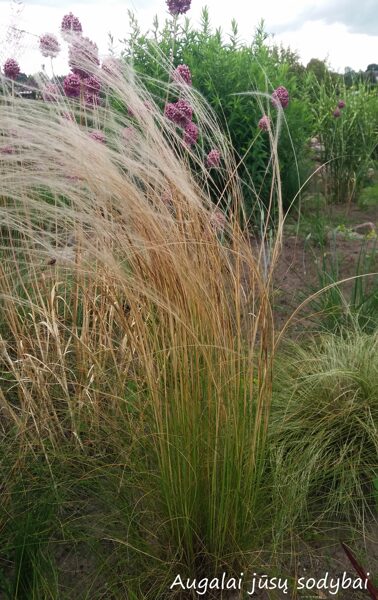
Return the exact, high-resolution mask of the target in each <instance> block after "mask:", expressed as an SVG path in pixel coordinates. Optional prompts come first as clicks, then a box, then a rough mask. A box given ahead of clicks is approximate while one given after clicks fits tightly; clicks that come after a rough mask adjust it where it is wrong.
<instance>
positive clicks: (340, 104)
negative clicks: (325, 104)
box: [337, 100, 346, 109]
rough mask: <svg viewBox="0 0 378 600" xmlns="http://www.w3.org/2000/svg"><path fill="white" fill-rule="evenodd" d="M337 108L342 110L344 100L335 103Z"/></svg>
mask: <svg viewBox="0 0 378 600" xmlns="http://www.w3.org/2000/svg"><path fill="white" fill-rule="evenodd" d="M337 106H338V108H341V109H343V108H345V106H346V104H345V102H344V100H339V101H338V103H337Z"/></svg>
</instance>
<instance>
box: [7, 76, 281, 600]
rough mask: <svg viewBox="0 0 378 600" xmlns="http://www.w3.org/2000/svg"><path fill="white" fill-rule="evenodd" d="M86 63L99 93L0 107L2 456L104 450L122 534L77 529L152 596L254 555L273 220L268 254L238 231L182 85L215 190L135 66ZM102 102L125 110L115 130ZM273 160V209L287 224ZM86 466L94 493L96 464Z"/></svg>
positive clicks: (198, 106) (229, 178)
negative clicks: (80, 101)
mask: <svg viewBox="0 0 378 600" xmlns="http://www.w3.org/2000/svg"><path fill="white" fill-rule="evenodd" d="M88 68H89V67H88ZM96 75H97V76H98V77H100V78H101V79H102V85H103V89H104V90H106V93H105V95H106V98H105V100H104V106H103V107H100V106H98V107H95V108H94V110H93V111H91V110H90V109H87V108H85V109H84V107H83V106H79V107H78V106H77V105H70V104H68V103H67V100H66V99H65V98H63V97H61V98H57V101H56V102H55V103H52V104H50V105H49V106H47V105H46V104H44V103H42V102H39V101H36V102H33V101H30V102H28V104H27V108H25V103H23V102H22V101H20V100H18V99H17V98H13V97H12V98H7V97H6V96H4V97H3V98H2V99H1V102H0V117H1V123H2V128H3V132H2V133H3V137H4V139H5V140H6V141H7V142H9V143H10V144H12V147H13V152H12V153H11V154H10V153H9V154H4V155H3V156H1V160H0V182H1V183H0V195H1V198H2V201H1V221H2V230H1V231H2V244H1V245H2V252H3V257H4V260H3V261H2V263H1V270H0V299H1V303H2V306H1V309H2V317H1V319H2V330H1V338H0V342H1V359H0V361H1V362H0V370H1V371H0V373H1V375H0V376H1V378H2V380H3V382H4V386H3V390H4V391H2V392H0V403H1V409H2V415H3V424H2V427H3V431H4V435H6V436H8V435H10V432H13V435H14V436H15V439H16V440H17V448H16V453H19V454H20V455H21V456H23V457H26V456H27V455H28V453H29V452H30V451H31V449H33V452H36V451H37V450H36V449H38V455H39V456H40V460H42V461H45V462H46V464H47V465H49V464H50V459H51V456H52V455H53V454H54V452H56V451H57V449H58V448H60V447H65V445H64V444H68V446H69V448H70V452H71V451H72V452H75V453H76V456H77V459H78V460H80V457H81V456H85V454H86V452H87V451H88V445H89V447H90V448H91V451H92V452H93V453H94V454H96V455H97V454H98V453H103V452H104V451H105V452H109V458H110V459H111V461H113V465H116V467H115V475H113V477H115V478H117V477H118V478H119V486H120V487H121V486H122V482H123V481H124V480H125V478H126V481H128V482H129V484H130V498H129V502H130V504H129V506H130V507H131V508H130V510H128V511H126V513H125V514H124V515H123V518H124V521H125V529H122V527H119V528H118V534H116V533H114V532H113V533H112V527H110V528H109V532H108V533H107V534H105V533H104V530H103V529H101V527H99V530H98V531H97V532H96V533H93V532H92V535H97V536H98V537H99V538H103V537H107V538H109V540H110V542H111V543H112V544H114V545H115V546H116V547H119V548H125V549H126V551H127V556H128V562H127V568H125V569H122V576H121V575H120V574H119V573H118V575H117V577H118V578H119V579H121V580H122V581H125V580H126V581H127V582H128V586H129V587H128V589H129V591H130V590H131V591H130V594H131V592H132V590H133V589H136V590H137V591H136V592H135V594H136V596H137V597H139V598H140V597H145V598H149V597H153V598H157V597H161V598H163V597H164V593H165V592H163V591H162V592H161V596H160V595H159V594H160V592H159V591H157V590H159V589H165V590H166V589H167V581H168V580H169V577H170V576H171V573H172V572H175V571H176V572H177V569H178V568H179V569H180V572H181V573H182V575H183V576H185V575H188V574H192V575H196V576H200V575H201V574H203V573H206V575H207V576H209V575H211V574H217V573H219V572H220V571H221V570H222V569H224V568H227V569H228V571H229V572H233V571H234V570H236V569H238V568H239V567H240V565H243V564H248V563H250V562H251V561H253V560H254V559H256V557H257V556H258V553H259V550H260V548H261V546H262V544H263V540H264V539H265V535H266V530H269V521H268V520H267V518H266V515H267V511H269V503H268V498H269V486H267V485H266V484H265V483H264V473H265V468H266V443H267V428H268V419H269V411H270V400H271V379H272V372H271V369H272V358H273V349H272V348H273V325H272V315H271V308H270V296H271V280H272V271H273V269H274V265H275V262H276V260H277V256H278V252H279V245H280V237H281V230H282V226H281V223H280V222H279V225H278V231H277V237H276V241H275V243H274V244H273V246H272V250H271V257H270V261H269V263H268V265H267V263H266V261H264V260H263V258H264V257H265V254H264V253H263V250H261V252H259V251H257V252H256V251H255V250H253V248H252V247H251V244H250V242H249V238H248V236H247V235H245V233H244V231H243V230H242V229H241V228H240V226H239V224H238V216H239V215H240V214H241V213H242V212H243V200H242V196H241V192H240V184H239V182H238V180H237V178H236V176H235V173H236V168H235V165H234V164H233V160H232V158H231V157H230V153H229V152H228V144H227V142H226V141H225V140H224V139H223V137H222V135H221V134H220V133H219V131H218V130H217V128H216V125H215V121H214V119H213V117H212V115H211V113H210V112H209V111H208V109H207V108H206V107H204V106H203V104H202V103H201V101H200V99H199V98H197V97H196V95H195V93H194V92H192V91H190V90H188V91H187V92H183V93H187V94H188V95H189V96H190V100H191V102H192V103H193V105H194V108H195V114H196V118H197V120H198V122H199V123H200V124H201V128H202V129H201V130H202V134H203V136H211V138H212V141H213V142H215V143H216V146H217V147H218V148H220V150H221V152H222V160H223V164H224V166H225V171H224V172H225V174H226V178H225V180H224V181H223V184H222V187H219V184H218V183H217V184H216V183H215V181H214V180H212V177H211V174H209V173H208V172H207V171H206V169H205V168H204V166H203V156H202V154H201V152H202V150H201V146H199V147H198V148H197V149H189V148H188V147H186V146H185V144H183V141H182V137H181V136H180V135H179V133H178V132H177V131H176V130H175V128H174V127H173V126H172V125H170V124H169V123H168V122H167V121H166V120H165V119H164V116H163V115H162V114H161V112H160V111H159V109H158V108H157V107H156V106H155V105H154V104H153V99H152V98H148V97H147V94H146V92H145V91H144V89H143V86H142V85H141V84H140V83H138V82H137V81H136V80H135V77H134V76H132V73H131V72H130V71H128V70H126V71H124V72H121V69H119V70H118V69H117V72H115V73H113V74H112V75H109V73H108V72H105V71H104V72H102V73H96ZM114 98H116V99H117V100H118V99H121V100H122V102H123V103H124V104H125V105H126V106H132V107H133V115H134V116H133V121H132V126H133V128H134V133H133V135H132V136H131V137H130V138H129V139H128V140H125V137H124V135H123V134H124V128H125V127H129V126H131V123H130V120H129V117H128V116H127V114H125V112H122V111H119V110H118V109H117V108H114V107H113V105H114V104H117V105H118V104H119V102H117V103H114V102H112V99H114ZM146 100H148V101H149V108H148V110H146V105H145V102H146ZM10 107H11V110H10ZM112 107H113V108H112ZM67 110H69V111H70V112H71V114H74V113H75V112H76V113H77V119H76V120H73V121H70V120H68V121H67V120H66V119H65V118H64V117H62V113H63V111H64V112H67ZM83 115H85V118H84V117H83ZM88 124H89V128H91V127H93V126H96V127H97V128H101V130H102V131H103V132H104V133H105V136H106V143H99V142H98V141H96V140H94V139H92V138H91V137H90V136H89V135H88ZM269 135H271V142H272V148H273V151H272V152H273V163H274V164H276V163H277V157H276V154H275V152H276V140H275V139H274V137H273V133H272V131H271V132H270V133H269ZM277 164H278V163H277ZM193 167H196V168H193ZM275 168H276V170H277V176H276V179H275V182H276V185H275V187H274V188H273V189H272V196H271V206H272V210H273V205H274V204H276V206H278V214H279V215H280V216H281V217H282V208H281V196H280V186H279V180H278V166H277V165H276V167H275ZM275 172H276V171H275ZM210 188H211V194H210V191H209V190H210ZM214 194H215V196H216V198H217V204H218V209H221V210H223V211H224V213H225V218H226V221H227V224H226V225H225V227H224V231H223V233H222V235H220V234H219V230H217V229H216V228H214V226H213V221H212V216H213V212H214V205H213V199H214ZM226 199H227V201H226ZM281 217H280V218H281ZM267 218H268V219H269V214H268V215H267ZM262 248H265V245H264V241H263V242H262ZM114 444H116V448H119V449H120V453H119V456H118V455H117V450H116V449H115V448H114ZM99 469H100V470H101V472H102V473H103V474H104V479H103V489H102V492H101V493H102V495H103V496H106V488H107V487H108V488H110V487H111V486H110V483H109V479H108V475H109V473H108V471H109V469H108V468H107V467H106V466H104V465H102V466H101V468H100V467H99ZM112 472H113V473H114V470H112ZM112 480H113V479H112ZM54 481H55V479H54V477H52V484H51V485H52V486H53V485H54ZM112 489H113V488H112ZM108 497H109V495H108ZM10 518H12V517H10ZM57 518H58V517H56V515H55V516H54V515H52V516H51V519H52V520H54V522H55V523H56V520H57ZM37 520H38V519H37ZM99 521H100V522H101V521H102V522H103V523H107V522H108V521H107V517H106V515H105V514H104V516H103V519H102V520H101V519H99ZM125 531H127V533H125ZM21 564H22V563H21ZM30 564H32V563H30V562H29V563H28V569H31V568H32V567H31V566H30ZM138 564H139V567H138V566H137V565H138ZM140 565H143V568H141V566H140ZM115 570H116V569H115ZM141 573H143V576H142V575H140V574H141ZM138 574H139V575H138ZM27 579H28V580H30V576H28V577H27ZM33 581H34V580H33ZM171 595H172V594H171ZM121 597H123V596H121Z"/></svg>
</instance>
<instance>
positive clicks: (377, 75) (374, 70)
mask: <svg viewBox="0 0 378 600" xmlns="http://www.w3.org/2000/svg"><path fill="white" fill-rule="evenodd" d="M365 80H366V81H367V82H368V83H371V84H372V85H377V83H378V65H377V64H375V63H372V64H370V65H368V66H367V68H366V71H365Z"/></svg>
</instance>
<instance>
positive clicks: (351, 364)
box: [272, 328, 378, 530]
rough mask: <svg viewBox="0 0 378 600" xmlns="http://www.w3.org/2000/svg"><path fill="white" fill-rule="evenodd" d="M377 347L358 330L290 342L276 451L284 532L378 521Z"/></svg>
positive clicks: (279, 392)
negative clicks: (377, 510)
mask: <svg viewBox="0 0 378 600" xmlns="http://www.w3.org/2000/svg"><path fill="white" fill-rule="evenodd" d="M377 348H378V336H377V334H376V333H375V334H373V335H368V334H366V333H362V332H361V331H360V330H358V329H357V328H356V329H355V330H346V331H345V332H344V335H340V336H336V335H332V334H323V335H322V336H321V337H320V338H316V339H313V340H312V341H310V342H308V343H307V344H306V345H304V346H299V345H296V344H292V345H290V346H289V349H287V351H286V357H285V356H281V357H280V361H279V364H277V388H276V391H275V395H274V410H273V422H272V448H273V450H274V459H273V470H274V472H275V485H274V489H275V493H276V498H275V505H276V506H279V505H280V504H279V502H280V499H281V501H283V499H284V500H285V508H283V510H282V513H281V518H282V519H283V520H286V519H288V521H287V522H285V523H282V526H283V527H284V528H285V527H286V528H289V526H291V527H293V528H294V529H295V528H296V527H298V530H300V528H304V527H309V526H311V525H314V524H315V523H317V524H319V523H321V522H323V523H324V522H328V523H329V522H332V523H344V524H346V523H348V522H349V524H350V525H352V526H353V527H357V526H360V527H363V526H364V524H365V520H369V519H371V518H373V515H374V498H373V497H374V493H373V486H374V481H375V479H376V476H377V452H378V435H377V423H378V360H377V356H378V354H377ZM287 506H290V507H291V510H288V509H287ZM287 530H288V529H287Z"/></svg>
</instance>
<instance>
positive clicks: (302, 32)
mask: <svg viewBox="0 0 378 600" xmlns="http://www.w3.org/2000/svg"><path fill="white" fill-rule="evenodd" d="M205 4H206V5H207V6H208V7H209V12H210V19H211V23H212V25H213V26H221V27H222V29H223V31H224V32H225V33H227V32H229V31H230V22H231V19H232V18H233V17H234V18H235V19H236V20H237V21H238V23H239V31H240V35H241V37H242V39H244V40H247V41H250V40H251V39H252V36H253V32H254V30H255V27H256V25H257V24H258V22H259V21H260V20H261V19H264V20H265V26H266V29H267V31H268V32H269V33H272V34H274V39H275V41H276V42H281V41H282V42H283V44H284V45H285V46H290V47H291V48H292V49H293V50H297V51H298V52H299V54H300V56H301V60H302V62H303V63H304V64H306V63H307V62H308V61H309V60H310V59H311V58H313V57H314V58H320V59H328V61H329V63H330V65H331V66H332V68H334V69H335V70H337V71H340V72H343V71H344V67H346V66H349V67H352V68H354V69H355V70H358V69H363V70H365V69H366V66H367V65H368V64H369V63H378V2H377V0H358V1H357V0H332V1H331V0H232V1H230V0H228V1H226V0H192V8H191V10H190V11H189V12H188V13H187V16H190V17H191V19H192V21H193V22H194V23H198V20H199V16H200V12H201V8H202V7H203V6H204V5H205ZM128 9H131V10H133V11H134V13H135V14H136V17H137V19H138V20H139V22H140V25H141V28H142V31H145V30H147V29H148V28H149V27H150V26H151V24H152V19H153V17H154V15H155V14H158V16H159V20H160V21H161V22H163V21H164V19H165V18H166V16H168V13H167V9H166V2H165V0H81V2H70V1H69V0H24V2H22V0H7V1H5V0H0V41H1V45H0V61H1V63H3V62H4V60H5V59H6V58H8V57H9V56H12V57H14V58H16V59H17V60H19V62H20V66H21V70H22V71H24V72H26V73H34V72H36V71H38V70H40V68H41V65H42V63H44V62H45V63H46V68H47V70H48V72H49V68H50V67H49V63H48V62H47V61H48V60H49V59H43V57H42V56H41V55H40V53H39V51H38V36H39V35H40V34H42V33H46V32H50V33H56V34H59V28H60V23H61V20H62V17H63V15H64V14H66V13H68V12H70V11H72V12H73V13H74V14H75V15H76V16H78V17H79V18H80V20H81V22H82V25H83V33H84V35H86V36H88V37H90V38H91V39H93V40H94V41H95V42H96V43H97V45H98V46H99V48H100V53H101V54H102V55H106V54H107V53H108V43H109V42H108V33H109V32H111V33H112V35H113V37H114V40H115V50H116V51H120V50H121V48H122V44H120V43H119V41H118V40H120V39H123V38H125V37H127V34H128V31H129V23H128V16H127V10H128ZM12 25H13V26H16V27H18V28H20V29H23V30H26V31H27V32H29V33H27V34H24V36H23V37H22V38H21V40H17V39H13V40H12V41H10V40H9V27H10V26H12ZM32 34H34V35H32ZM62 46H63V48H64V49H66V45H65V43H64V42H63V40H62ZM54 71H55V73H56V74H65V73H66V72H68V67H67V55H66V52H65V51H63V52H62V53H61V55H60V56H59V57H58V58H57V59H56V60H55V62H54Z"/></svg>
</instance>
